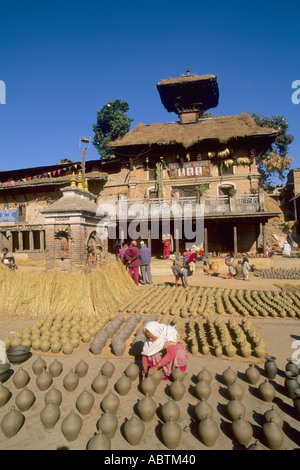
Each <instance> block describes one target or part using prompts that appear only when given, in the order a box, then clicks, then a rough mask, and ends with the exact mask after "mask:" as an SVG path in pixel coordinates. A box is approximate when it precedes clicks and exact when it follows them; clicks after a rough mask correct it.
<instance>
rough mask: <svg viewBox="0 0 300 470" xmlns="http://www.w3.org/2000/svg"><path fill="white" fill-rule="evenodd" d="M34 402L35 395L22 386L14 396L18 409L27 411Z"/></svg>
mask: <svg viewBox="0 0 300 470" xmlns="http://www.w3.org/2000/svg"><path fill="white" fill-rule="evenodd" d="M34 402H35V395H34V393H33V392H32V391H31V390H28V389H27V387H25V388H24V390H22V391H21V392H20V393H18V395H17V396H16V398H15V403H16V405H17V407H18V408H19V410H20V411H27V410H29V408H31V406H32V405H33V403H34Z"/></svg>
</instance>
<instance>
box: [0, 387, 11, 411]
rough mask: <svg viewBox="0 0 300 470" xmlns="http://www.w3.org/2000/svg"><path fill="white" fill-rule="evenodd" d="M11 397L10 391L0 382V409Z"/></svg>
mask: <svg viewBox="0 0 300 470" xmlns="http://www.w3.org/2000/svg"><path fill="white" fill-rule="evenodd" d="M11 396H12V393H11V391H10V390H9V389H8V388H7V387H5V386H4V385H2V383H1V382H0V408H2V406H4V405H5V404H6V403H7V402H8V400H9V399H10V398H11Z"/></svg>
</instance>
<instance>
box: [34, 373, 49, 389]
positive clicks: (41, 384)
mask: <svg viewBox="0 0 300 470" xmlns="http://www.w3.org/2000/svg"><path fill="white" fill-rule="evenodd" d="M36 384H37V386H38V388H39V389H40V390H41V391H45V390H47V389H48V388H49V387H50V385H51V384H52V376H51V374H49V372H47V371H45V370H43V371H42V372H41V373H40V374H39V375H38V376H37V378H36Z"/></svg>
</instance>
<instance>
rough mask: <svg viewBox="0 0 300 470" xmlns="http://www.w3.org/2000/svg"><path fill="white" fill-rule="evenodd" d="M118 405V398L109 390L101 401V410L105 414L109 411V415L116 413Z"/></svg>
mask: <svg viewBox="0 0 300 470" xmlns="http://www.w3.org/2000/svg"><path fill="white" fill-rule="evenodd" d="M119 405H120V398H119V397H118V396H117V395H115V394H114V393H113V392H112V391H111V390H110V391H109V393H108V394H107V395H106V396H105V397H104V398H103V400H102V401H101V408H102V410H103V411H104V413H106V412H107V411H110V412H111V413H116V411H117V409H118V408H119Z"/></svg>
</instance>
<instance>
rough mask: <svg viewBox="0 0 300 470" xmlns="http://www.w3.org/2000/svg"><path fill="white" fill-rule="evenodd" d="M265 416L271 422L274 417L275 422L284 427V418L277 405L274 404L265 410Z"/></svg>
mask: <svg viewBox="0 0 300 470" xmlns="http://www.w3.org/2000/svg"><path fill="white" fill-rule="evenodd" d="M264 418H265V420H266V422H269V421H271V419H272V421H273V423H275V424H277V425H278V426H279V427H280V428H281V429H282V428H283V419H282V418H281V417H280V415H279V414H278V413H277V411H276V408H275V405H273V406H272V407H271V409H270V410H267V411H266V412H265V414H264Z"/></svg>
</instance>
